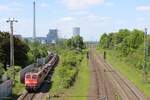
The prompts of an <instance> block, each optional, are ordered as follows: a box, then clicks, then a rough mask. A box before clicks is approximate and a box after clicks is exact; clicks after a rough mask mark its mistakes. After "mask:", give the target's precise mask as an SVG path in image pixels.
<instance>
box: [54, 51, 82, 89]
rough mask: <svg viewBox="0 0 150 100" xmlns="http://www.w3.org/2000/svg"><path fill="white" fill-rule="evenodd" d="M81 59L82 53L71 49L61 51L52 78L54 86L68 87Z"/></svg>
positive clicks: (73, 78) (72, 80)
mask: <svg viewBox="0 0 150 100" xmlns="http://www.w3.org/2000/svg"><path fill="white" fill-rule="evenodd" d="M82 59H83V54H82V53H79V52H76V51H74V50H72V51H69V50H67V51H65V52H64V51H61V53H60V62H59V66H57V68H56V69H55V73H54V75H53V78H52V80H53V81H54V84H55V85H56V88H61V89H62V88H69V87H70V86H72V85H73V83H74V81H75V78H76V75H77V73H78V67H77V66H78V65H79V64H80V62H81V61H82Z"/></svg>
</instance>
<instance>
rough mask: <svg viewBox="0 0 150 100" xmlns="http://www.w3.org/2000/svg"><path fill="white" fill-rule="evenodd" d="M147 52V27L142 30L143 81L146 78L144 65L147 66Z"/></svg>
mask: <svg viewBox="0 0 150 100" xmlns="http://www.w3.org/2000/svg"><path fill="white" fill-rule="evenodd" d="M147 54H148V47H147V28H145V32H144V65H143V79H144V82H145V81H146V80H147V79H146V74H147V72H146V67H147Z"/></svg>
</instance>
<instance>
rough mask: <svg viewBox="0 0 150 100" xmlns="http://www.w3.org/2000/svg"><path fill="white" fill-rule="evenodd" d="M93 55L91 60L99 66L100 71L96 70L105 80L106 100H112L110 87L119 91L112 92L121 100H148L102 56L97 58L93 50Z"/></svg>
mask: <svg viewBox="0 0 150 100" xmlns="http://www.w3.org/2000/svg"><path fill="white" fill-rule="evenodd" d="M91 53H92V56H93V58H91V59H93V60H95V63H96V64H97V65H99V69H98V68H97V69H96V70H100V71H101V74H99V75H101V76H104V78H105V79H104V78H103V80H104V84H105V85H104V88H105V90H106V91H105V95H106V96H107V99H106V100H112V98H111V99H110V98H109V96H110V93H109V91H110V89H111V88H109V87H110V86H108V85H111V86H112V87H114V88H113V90H114V89H115V90H117V91H113V90H112V91H113V92H114V93H115V95H117V96H119V98H120V99H121V100H147V99H146V98H145V97H144V95H143V93H141V91H139V90H138V89H137V88H136V87H135V86H134V85H133V84H132V83H131V82H130V81H128V80H127V79H126V78H124V77H123V76H122V75H120V73H119V72H117V71H115V70H114V69H113V68H112V67H111V66H110V65H109V64H108V63H106V62H105V60H104V59H103V58H102V57H101V56H100V55H98V56H97V55H96V53H95V51H94V50H92V51H91ZM100 71H99V72H100ZM110 80H111V81H110ZM107 82H110V83H107ZM107 88H109V89H107ZM104 100H105V99H104Z"/></svg>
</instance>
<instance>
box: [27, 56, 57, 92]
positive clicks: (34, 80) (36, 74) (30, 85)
mask: <svg viewBox="0 0 150 100" xmlns="http://www.w3.org/2000/svg"><path fill="white" fill-rule="evenodd" d="M57 61H58V56H57V55H56V54H54V55H53V56H52V58H51V59H50V60H49V61H48V63H47V64H45V65H44V66H41V67H39V68H38V69H36V70H33V71H31V72H27V73H26V74H25V87H26V90H27V91H28V92H33V91H37V89H38V88H39V87H40V86H41V84H42V83H43V81H44V79H45V78H46V76H47V75H48V73H49V72H50V71H51V70H52V69H53V67H54V66H55V65H56V63H57Z"/></svg>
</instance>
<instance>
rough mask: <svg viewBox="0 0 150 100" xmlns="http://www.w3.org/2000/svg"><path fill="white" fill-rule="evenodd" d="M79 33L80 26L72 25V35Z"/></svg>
mask: <svg viewBox="0 0 150 100" xmlns="http://www.w3.org/2000/svg"><path fill="white" fill-rule="evenodd" d="M78 35H80V27H74V28H73V36H78Z"/></svg>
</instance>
